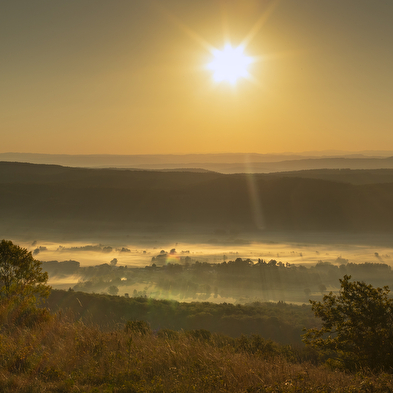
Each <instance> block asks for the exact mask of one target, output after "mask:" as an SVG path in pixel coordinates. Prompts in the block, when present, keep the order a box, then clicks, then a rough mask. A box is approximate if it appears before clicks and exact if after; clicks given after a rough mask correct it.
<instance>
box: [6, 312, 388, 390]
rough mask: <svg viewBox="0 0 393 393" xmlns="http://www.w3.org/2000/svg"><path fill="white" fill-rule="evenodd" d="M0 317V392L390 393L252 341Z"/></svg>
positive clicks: (383, 382)
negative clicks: (30, 322)
mask: <svg viewBox="0 0 393 393" xmlns="http://www.w3.org/2000/svg"><path fill="white" fill-rule="evenodd" d="M1 313H2V317H3V324H2V328H1V336H0V370H1V371H0V391H12V392H70V391H81V392H192V391H195V392H321V393H322V392H389V391H393V379H392V376H391V375H390V374H366V373H357V374H346V373H344V372H342V371H337V370H336V371H332V370H329V369H328V368H326V367H324V366H322V365H320V364H319V365H318V360H317V357H316V354H315V353H314V352H310V351H307V350H305V349H303V350H300V349H297V350H296V349H294V348H292V347H289V346H278V345H276V344H274V343H272V342H271V341H266V340H264V339H262V338H261V337H260V336H251V337H248V338H247V337H245V336H243V337H240V338H237V339H232V338H229V337H226V336H223V335H218V334H211V333H209V332H208V331H205V330H194V331H190V332H174V331H170V330H160V331H156V332H152V331H151V330H150V329H149V328H148V325H147V324H146V323H144V322H139V323H138V322H133V323H129V324H128V325H125V326H123V327H122V328H121V329H117V330H113V331H110V332H103V331H102V330H100V329H98V328H96V327H92V326H90V327H89V326H86V325H84V324H83V323H80V322H73V321H72V320H70V319H69V318H68V317H65V316H64V315H57V316H52V317H51V318H50V320H45V321H42V322H38V321H37V323H36V324H34V325H33V326H21V325H19V326H16V325H15V324H14V322H12V318H11V319H9V320H8V321H7V320H6V319H7V318H4V317H5V314H4V313H6V310H5V309H4V307H2V309H1Z"/></svg>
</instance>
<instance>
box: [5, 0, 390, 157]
mask: <svg viewBox="0 0 393 393" xmlns="http://www.w3.org/2000/svg"><path fill="white" fill-rule="evenodd" d="M392 21H393V2H392V1H387V0H373V1H370V0H345V1H343V0H281V1H272V0H258V1H257V0H238V1H235V0H226V1H224V0H222V1H219V0H155V1H152V0H111V1H107V0H67V1H53V0H35V1H32V0H24V1H20V0H12V1H7V2H3V3H2V5H1V12H0V135H1V145H0V146H1V147H0V152H26V153H27V152H31V153H63V154H158V153H160V154H179V153H219V152H244V153H247V152H250V153H251V152H254V153H279V152H289V151H290V152H302V151H307V150H327V149H341V150H350V151H359V150H370V149H375V150H393V23H392ZM226 43H231V45H232V46H233V47H237V46H239V45H241V44H246V45H245V49H244V52H245V53H246V54H247V55H248V56H250V57H253V58H254V62H253V63H252V64H250V65H249V74H250V78H239V79H238V80H237V82H236V83H235V84H230V83H228V82H225V81H222V82H220V83H219V82H216V81H215V80H214V79H213V73H212V71H211V70H209V69H208V68H207V64H208V63H209V62H211V61H212V58H213V55H212V52H211V50H212V49H213V48H216V49H219V50H221V49H222V48H224V45H225V44H226Z"/></svg>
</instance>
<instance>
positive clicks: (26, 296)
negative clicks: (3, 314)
mask: <svg viewBox="0 0 393 393" xmlns="http://www.w3.org/2000/svg"><path fill="white" fill-rule="evenodd" d="M47 281H48V273H46V272H43V271H42V268H41V262H40V261H37V260H35V259H34V258H33V255H32V254H31V252H29V251H28V250H27V249H25V248H22V247H19V246H18V245H16V244H13V243H12V241H10V240H2V241H1V243H0V299H2V300H4V299H7V300H11V299H14V300H15V299H16V300H19V301H21V302H22V301H23V302H34V303H35V301H36V299H37V298H47V297H48V295H49V293H50V289H51V287H50V286H49V285H47Z"/></svg>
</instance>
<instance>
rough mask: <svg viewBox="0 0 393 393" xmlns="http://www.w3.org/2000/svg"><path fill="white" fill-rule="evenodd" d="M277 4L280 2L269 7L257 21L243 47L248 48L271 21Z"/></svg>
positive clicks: (275, 2)
mask: <svg viewBox="0 0 393 393" xmlns="http://www.w3.org/2000/svg"><path fill="white" fill-rule="evenodd" d="M277 4H278V0H276V1H273V2H272V3H271V4H270V5H269V7H268V9H267V10H266V11H265V12H264V13H263V14H262V15H261V16H260V18H259V19H258V20H257V21H256V23H255V24H254V26H253V27H252V28H251V30H250V32H249V33H248V34H247V35H246V37H245V38H244V40H243V41H242V43H241V45H243V46H244V47H247V46H248V44H249V43H250V42H251V41H252V40H253V39H254V37H255V36H256V34H257V33H258V32H259V30H261V28H262V26H263V25H264V24H265V23H266V21H267V20H268V19H269V17H270V15H271V14H272V13H273V11H274V9H275V8H276V6H277Z"/></svg>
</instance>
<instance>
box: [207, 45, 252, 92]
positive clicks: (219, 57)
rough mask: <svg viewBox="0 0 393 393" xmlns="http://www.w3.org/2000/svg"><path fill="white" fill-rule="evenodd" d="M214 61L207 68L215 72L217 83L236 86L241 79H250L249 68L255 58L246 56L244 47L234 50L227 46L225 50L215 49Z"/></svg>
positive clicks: (213, 52) (214, 77) (213, 51)
mask: <svg viewBox="0 0 393 393" xmlns="http://www.w3.org/2000/svg"><path fill="white" fill-rule="evenodd" d="M212 54H213V56H214V58H213V61H212V62H211V63H209V64H208V65H207V68H208V69H209V70H211V71H213V79H214V80H215V81H216V82H223V81H226V82H229V83H230V84H232V85H234V84H235V83H236V82H237V80H238V79H239V78H247V77H249V73H248V66H249V65H250V64H251V63H252V62H253V58H252V57H249V56H247V55H245V54H244V47H243V46H238V47H237V48H233V47H232V46H231V45H230V44H226V45H225V47H224V49H223V50H218V49H213V50H212Z"/></svg>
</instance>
